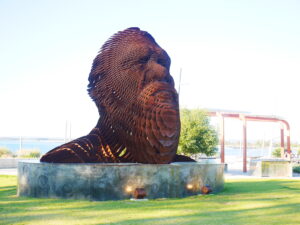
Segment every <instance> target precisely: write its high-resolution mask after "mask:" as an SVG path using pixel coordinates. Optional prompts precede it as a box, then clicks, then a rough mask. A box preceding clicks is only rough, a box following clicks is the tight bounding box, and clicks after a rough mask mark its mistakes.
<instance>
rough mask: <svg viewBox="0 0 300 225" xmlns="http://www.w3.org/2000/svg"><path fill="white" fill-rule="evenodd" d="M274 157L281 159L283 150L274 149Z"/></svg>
mask: <svg viewBox="0 0 300 225" xmlns="http://www.w3.org/2000/svg"><path fill="white" fill-rule="evenodd" d="M272 156H274V157H276V158H281V148H274V150H273V151H272Z"/></svg>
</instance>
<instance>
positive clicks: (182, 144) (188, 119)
mask: <svg viewBox="0 0 300 225" xmlns="http://www.w3.org/2000/svg"><path fill="white" fill-rule="evenodd" d="M180 117H181V134H180V139H179V146H178V153H179V154H184V155H188V156H191V155H194V154H198V153H203V154H205V155H207V156H212V155H214V154H215V153H216V151H217V147H216V146H217V144H218V136H217V132H216V130H215V129H214V128H213V127H212V126H211V125H210V124H209V118H208V116H207V113H206V112H205V111H204V110H200V109H193V110H188V109H182V110H180Z"/></svg>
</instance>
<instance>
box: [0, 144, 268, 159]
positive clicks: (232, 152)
mask: <svg viewBox="0 0 300 225" xmlns="http://www.w3.org/2000/svg"><path fill="white" fill-rule="evenodd" d="M63 143H64V142H63V141H51V140H35V141H32V140H23V141H22V144H21V147H22V149H37V150H39V151H40V152H41V154H44V153H46V152H48V151H49V150H51V149H53V148H55V147H57V146H59V145H62V144H63ZM0 147H5V148H8V149H9V150H10V151H11V152H13V153H16V152H17V151H18V150H19V149H20V141H19V140H16V139H15V140H11V139H8V140H5V139H0ZM233 156H234V157H238V158H242V157H243V151H242V149H240V148H229V147H226V148H225V157H233ZM247 156H248V157H261V156H262V157H268V156H269V149H257V148H248V149H247Z"/></svg>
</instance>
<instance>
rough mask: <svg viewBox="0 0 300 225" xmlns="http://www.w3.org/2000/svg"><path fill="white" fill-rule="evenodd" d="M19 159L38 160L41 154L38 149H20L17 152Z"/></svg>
mask: <svg viewBox="0 0 300 225" xmlns="http://www.w3.org/2000/svg"><path fill="white" fill-rule="evenodd" d="M17 155H18V157H19V158H39V157H40V156H41V152H40V150H38V149H21V150H19V151H18V152H17Z"/></svg>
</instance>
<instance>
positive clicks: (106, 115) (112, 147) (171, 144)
mask: <svg viewBox="0 0 300 225" xmlns="http://www.w3.org/2000/svg"><path fill="white" fill-rule="evenodd" d="M169 69H170V58H169V56H168V54H167V53H166V51H164V50H163V49H162V48H161V47H160V46H159V45H158V44H157V43H156V42H155V40H154V38H153V37H152V36H151V35H150V34H149V33H147V32H145V31H141V30H140V29H139V28H128V29H126V30H124V31H121V32H118V33H116V34H115V35H113V36H112V37H111V38H110V39H109V40H108V41H107V42H106V43H105V44H104V45H103V46H102V48H101V50H100V52H99V54H98V55H97V56H96V58H95V59H94V62H93V66H92V69H91V72H90V75H89V85H88V92H89V95H90V96H91V98H92V99H93V101H94V102H95V103H96V105H97V108H98V111H99V114H100V118H99V121H98V123H97V125H96V127H95V128H94V129H93V130H92V131H91V132H90V133H89V134H88V135H87V136H84V137H81V138H78V139H76V140H73V141H71V142H69V143H66V144H64V145H62V146H59V147H57V148H55V149H53V150H51V151H49V152H48V153H46V154H45V155H44V156H43V157H42V158H41V161H42V162H139V163H170V162H172V161H173V160H174V158H175V155H176V150H177V146H178V140H179V134H180V118H179V107H178V95H177V92H176V90H175V88H174V81H173V78H172V77H171V75H170V72H169Z"/></svg>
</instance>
